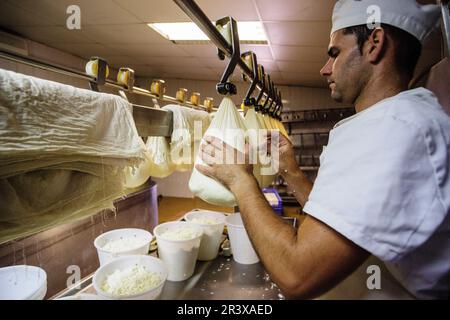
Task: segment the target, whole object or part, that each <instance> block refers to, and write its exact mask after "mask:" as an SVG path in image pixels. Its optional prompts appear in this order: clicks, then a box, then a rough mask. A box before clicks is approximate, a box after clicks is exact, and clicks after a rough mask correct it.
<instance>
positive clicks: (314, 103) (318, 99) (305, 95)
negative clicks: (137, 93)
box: [136, 78, 343, 111]
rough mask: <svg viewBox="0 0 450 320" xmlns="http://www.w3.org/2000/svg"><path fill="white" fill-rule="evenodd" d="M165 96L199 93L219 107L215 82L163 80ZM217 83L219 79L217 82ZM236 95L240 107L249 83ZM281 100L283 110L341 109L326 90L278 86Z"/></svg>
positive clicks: (147, 82) (148, 80)
mask: <svg viewBox="0 0 450 320" xmlns="http://www.w3.org/2000/svg"><path fill="white" fill-rule="evenodd" d="M152 80H153V79H151V78H139V79H138V80H137V82H136V83H137V85H138V86H140V87H143V88H147V89H148V88H149V87H150V84H151V82H152ZM165 81H166V94H167V95H169V96H173V97H174V96H175V93H176V91H177V90H178V88H186V89H188V96H189V95H190V93H192V92H200V94H201V97H200V101H201V102H202V103H203V100H204V99H205V97H213V98H214V103H215V105H219V104H220V101H221V100H222V96H221V95H219V94H218V93H217V92H216V83H217V82H215V81H203V80H187V79H165ZM217 81H219V79H218V80H217ZM236 85H237V91H238V93H237V95H235V96H233V97H232V99H233V101H234V103H235V104H236V105H240V104H241V102H242V100H243V99H244V97H245V93H246V92H247V89H248V86H249V83H245V82H237V83H236ZM279 88H280V91H281V93H282V97H283V100H287V102H286V103H285V104H284V110H285V111H290V110H313V109H329V108H342V107H343V105H342V104H338V103H336V102H334V101H333V100H332V99H331V98H330V90H329V89H326V88H309V87H294V86H279Z"/></svg>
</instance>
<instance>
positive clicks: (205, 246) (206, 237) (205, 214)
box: [184, 210, 225, 261]
mask: <svg viewBox="0 0 450 320" xmlns="http://www.w3.org/2000/svg"><path fill="white" fill-rule="evenodd" d="M184 219H185V220H186V221H187V222H189V223H193V224H195V225H198V226H200V227H202V229H203V236H202V241H201V242H200V249H199V251H198V258H197V259H198V260H200V261H209V260H213V259H215V258H216V257H217V255H218V254H219V247H220V241H221V239H222V234H223V228H224V227H225V215H224V214H223V213H220V212H214V211H207V210H197V211H191V212H188V213H186V215H185V216H184ZM196 220H197V221H196ZM198 220H200V221H198ZM201 220H204V221H203V223H202V221H201ZM206 221H208V222H209V221H211V222H213V221H214V222H215V223H205V222H206Z"/></svg>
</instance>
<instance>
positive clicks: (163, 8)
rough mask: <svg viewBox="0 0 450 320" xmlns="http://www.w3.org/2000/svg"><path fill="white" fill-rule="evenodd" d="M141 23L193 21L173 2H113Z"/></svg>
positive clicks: (132, 0) (149, 0) (148, 0)
mask: <svg viewBox="0 0 450 320" xmlns="http://www.w3.org/2000/svg"><path fill="white" fill-rule="evenodd" d="M113 1H114V2H115V3H116V4H117V5H119V6H120V7H121V8H122V9H124V10H127V11H128V12H130V13H131V14H132V15H134V16H136V17H137V18H138V19H139V20H140V21H141V22H146V23H150V22H183V21H191V20H190V19H189V17H188V16H187V15H186V14H185V13H184V12H183V11H181V10H180V9H179V7H178V6H177V5H176V4H175V2H173V0H113Z"/></svg>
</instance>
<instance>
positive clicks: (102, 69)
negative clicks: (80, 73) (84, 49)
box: [89, 57, 108, 92]
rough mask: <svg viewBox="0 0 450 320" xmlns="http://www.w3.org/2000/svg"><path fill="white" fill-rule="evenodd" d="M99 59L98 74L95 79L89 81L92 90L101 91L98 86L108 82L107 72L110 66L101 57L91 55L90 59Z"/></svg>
mask: <svg viewBox="0 0 450 320" xmlns="http://www.w3.org/2000/svg"><path fill="white" fill-rule="evenodd" d="M95 60H97V75H96V76H95V77H94V80H90V81H89V87H90V88H91V90H92V91H96V92H99V90H98V86H99V85H100V86H102V85H104V84H105V82H106V72H107V68H108V62H106V60H105V59H103V58H101V57H91V59H90V61H95Z"/></svg>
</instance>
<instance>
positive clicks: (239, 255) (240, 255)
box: [225, 213, 259, 264]
mask: <svg viewBox="0 0 450 320" xmlns="http://www.w3.org/2000/svg"><path fill="white" fill-rule="evenodd" d="M225 221H226V226H227V230H228V237H229V239H230V244H231V251H232V253H233V260H234V261H236V262H237V263H241V264H254V263H257V262H259V258H258V255H257V254H256V251H255V249H254V248H253V245H252V243H251V242H250V239H249V237H248V234H247V231H246V230H245V227H244V223H243V222H242V218H241V214H240V213H235V214H230V215H229V216H227V217H226V219H225Z"/></svg>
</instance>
